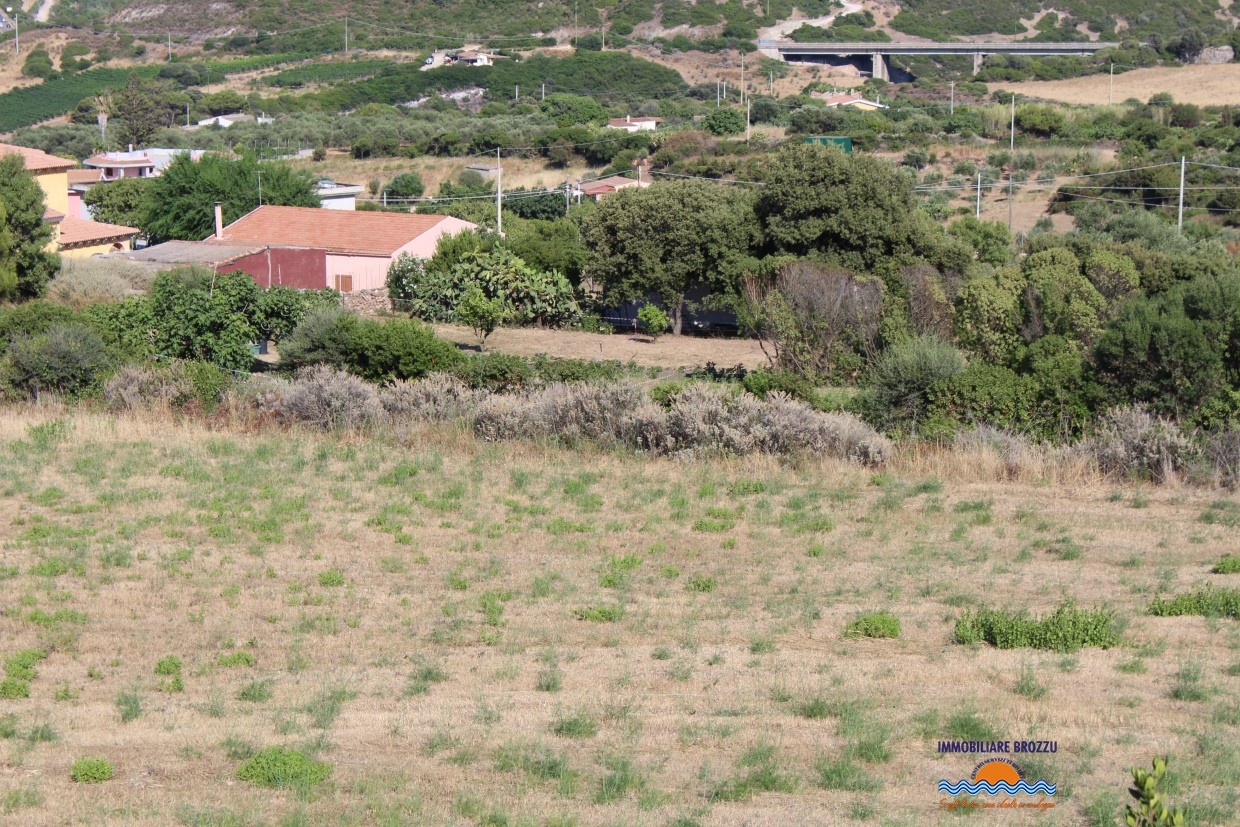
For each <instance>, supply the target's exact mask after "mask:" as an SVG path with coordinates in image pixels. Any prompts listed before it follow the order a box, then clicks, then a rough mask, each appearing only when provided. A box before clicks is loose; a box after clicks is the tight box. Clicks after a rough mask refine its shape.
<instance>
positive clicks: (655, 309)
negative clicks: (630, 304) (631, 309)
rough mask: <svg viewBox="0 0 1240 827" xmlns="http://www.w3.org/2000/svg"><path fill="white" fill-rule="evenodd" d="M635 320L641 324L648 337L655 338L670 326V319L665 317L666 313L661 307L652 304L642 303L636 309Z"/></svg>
mask: <svg viewBox="0 0 1240 827" xmlns="http://www.w3.org/2000/svg"><path fill="white" fill-rule="evenodd" d="M637 321H638V324H640V325H641V328H642V330H644V331H645V332H646V333H648V334H649V335H650V338H652V339H657V338H658V337H659V336H661V335H662V334H664V333H666V332H667V329H668V328H669V327H671V325H672V323H671V320H669V319H668V318H667V314H666V313H664V312H663V310H662V308H660V307H659V306H658V305H654V304H644V305H642V306H641V309H640V310H638V311H637Z"/></svg>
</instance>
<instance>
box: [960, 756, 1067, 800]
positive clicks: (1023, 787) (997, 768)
mask: <svg viewBox="0 0 1240 827" xmlns="http://www.w3.org/2000/svg"><path fill="white" fill-rule="evenodd" d="M939 792H942V793H947V794H948V795H952V796H957V795H961V794H964V795H1047V796H1053V795H1054V794H1055V792H1056V787H1055V785H1054V784H1052V783H1050V782H1048V781H1043V780H1041V779H1038V780H1037V781H1035V782H1034V783H1032V784H1030V783H1029V782H1028V781H1026V780H1025V774H1024V773H1023V772H1022V771H1021V769H1020V767H1018V766H1016V764H1015V763H1013V762H1011V761H1009V760H1007V759H1006V758H994V759H990V760H987V761H982V762H981V763H980V764H978V765H977V766H976V767H974V768H973V778H972V780H969V779H962V780H960V781H956V782H955V783H953V782H951V781H948V780H946V779H943V780H942V781H940V782H939Z"/></svg>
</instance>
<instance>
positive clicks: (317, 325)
mask: <svg viewBox="0 0 1240 827" xmlns="http://www.w3.org/2000/svg"><path fill="white" fill-rule="evenodd" d="M358 324H359V319H358V317H357V316H356V315H354V314H352V313H346V312H344V311H342V310H339V309H331V308H324V309H321V310H314V311H311V312H310V313H308V314H306V316H305V317H304V318H303V319H302V320H301V323H300V324H299V325H297V327H295V328H294V329H293V332H292V333H291V334H289V336H288V338H287V339H285V340H284V341H283V342H281V343H280V364H281V366H282V367H289V368H293V369H298V368H304V367H308V366H310V365H330V366H332V367H336V368H343V367H346V366H347V365H348V364H349V362H350V349H351V347H352V343H353V337H354V335H355V334H356V332H357V326H358Z"/></svg>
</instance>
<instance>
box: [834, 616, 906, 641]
mask: <svg viewBox="0 0 1240 827" xmlns="http://www.w3.org/2000/svg"><path fill="white" fill-rule="evenodd" d="M844 634H845V635H849V636H853V637H874V638H897V637H899V636H900V618H898V617H896V616H895V615H893V614H892V613H891V612H867V613H866V614H863V615H860V616H859V617H857V618H856V619H855V620H853V621H852V622H851V623H849V624H848V628H847V629H845V630H844Z"/></svg>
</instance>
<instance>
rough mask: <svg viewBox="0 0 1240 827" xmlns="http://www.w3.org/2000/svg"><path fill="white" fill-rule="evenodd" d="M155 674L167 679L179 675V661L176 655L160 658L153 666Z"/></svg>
mask: <svg viewBox="0 0 1240 827" xmlns="http://www.w3.org/2000/svg"><path fill="white" fill-rule="evenodd" d="M155 674H156V675H161V676H163V677H167V678H170V677H172V676H173V675H179V674H181V659H180V658H179V657H178V656H176V655H169V656H168V657H166V658H160V659H159V661H158V662H156V664H155Z"/></svg>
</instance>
